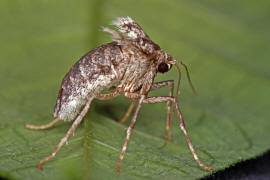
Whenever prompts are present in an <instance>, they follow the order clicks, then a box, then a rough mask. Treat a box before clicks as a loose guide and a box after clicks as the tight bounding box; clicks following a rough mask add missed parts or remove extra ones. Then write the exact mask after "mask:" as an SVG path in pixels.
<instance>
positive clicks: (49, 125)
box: [25, 118, 59, 130]
mask: <svg viewBox="0 0 270 180" xmlns="http://www.w3.org/2000/svg"><path fill="white" fill-rule="evenodd" d="M58 121H59V119H58V118H55V119H54V120H53V121H51V122H50V123H48V124H45V125H41V126H35V125H30V124H26V125H25V128H27V129H34V130H43V129H48V128H50V127H53V125H55V124H56V123H57V122H58Z"/></svg>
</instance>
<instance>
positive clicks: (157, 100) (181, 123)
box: [143, 96, 214, 172]
mask: <svg viewBox="0 0 270 180" xmlns="http://www.w3.org/2000/svg"><path fill="white" fill-rule="evenodd" d="M168 101H171V102H174V103H175V108H176V111H177V115H178V122H179V127H180V128H181V130H182V131H183V133H184V135H185V137H186V141H187V143H188V147H189V149H190V151H191V153H192V155H193V158H194V159H195V160H196V162H197V163H198V164H199V166H201V167H202V168H203V169H205V170H208V171H211V172H213V171H214V169H213V168H211V167H209V166H206V165H204V164H203V163H202V162H201V161H200V159H199V157H198V155H197V153H196V152H195V149H194V148H193V145H192V143H191V140H190V137H189V135H188V132H187V130H186V127H185V123H184V120H183V117H182V113H181V111H180V107H179V104H178V102H177V99H176V98H175V97H169V96H156V97H149V98H147V99H144V100H143V103H161V102H168Z"/></svg>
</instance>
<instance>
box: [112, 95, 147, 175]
mask: <svg viewBox="0 0 270 180" xmlns="http://www.w3.org/2000/svg"><path fill="white" fill-rule="evenodd" d="M145 97H146V96H145V95H141V97H140V100H139V103H138V106H137V108H136V111H135V113H134V115H133V118H132V120H131V122H130V125H129V127H128V129H127V135H126V139H125V142H124V144H123V147H122V152H121V154H120V158H119V161H118V166H117V171H118V172H120V168H121V162H122V160H123V158H124V155H125V152H126V149H127V145H128V141H129V139H130V136H131V133H132V130H133V128H134V126H135V123H136V120H137V117H138V114H139V112H140V109H141V107H142V103H143V100H144V99H145Z"/></svg>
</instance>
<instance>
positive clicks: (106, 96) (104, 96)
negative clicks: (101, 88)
mask: <svg viewBox="0 0 270 180" xmlns="http://www.w3.org/2000/svg"><path fill="white" fill-rule="evenodd" d="M120 94H121V90H119V89H117V90H115V91H114V92H112V93H108V94H99V95H97V96H96V98H97V99H99V100H109V99H112V98H115V97H116V96H119V95H120Z"/></svg>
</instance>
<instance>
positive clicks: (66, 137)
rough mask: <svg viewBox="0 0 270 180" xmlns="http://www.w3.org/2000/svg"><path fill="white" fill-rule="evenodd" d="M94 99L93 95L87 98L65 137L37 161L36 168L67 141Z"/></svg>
mask: <svg viewBox="0 0 270 180" xmlns="http://www.w3.org/2000/svg"><path fill="white" fill-rule="evenodd" d="M93 99H94V97H90V98H89V100H88V101H87V103H86V105H85V107H84V108H83V110H82V111H81V113H80V114H79V116H78V117H77V118H76V119H75V121H74V122H73V124H72V126H71V127H70V128H69V130H68V132H67V133H66V135H65V137H63V138H62V139H61V141H60V142H59V144H58V145H57V146H56V148H55V150H54V151H53V152H52V153H51V154H50V155H48V156H47V157H45V158H44V159H42V160H41V161H39V163H38V168H39V169H40V170H42V165H43V164H44V163H45V162H47V161H49V160H50V159H51V158H53V157H54V156H55V155H56V153H57V152H58V151H59V150H60V149H61V147H62V146H63V145H64V144H65V143H67V141H68V138H69V137H70V135H71V134H73V133H74V132H75V130H76V128H77V127H78V125H79V124H80V123H81V121H82V120H83V117H84V116H85V115H86V113H87V111H88V109H89V108H90V104H91V102H92V100H93Z"/></svg>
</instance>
